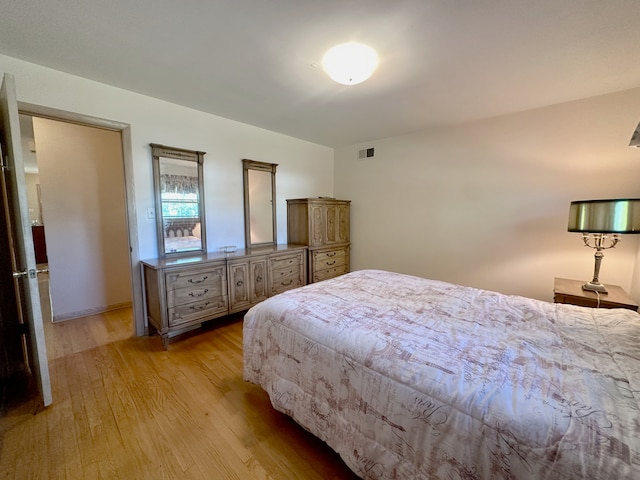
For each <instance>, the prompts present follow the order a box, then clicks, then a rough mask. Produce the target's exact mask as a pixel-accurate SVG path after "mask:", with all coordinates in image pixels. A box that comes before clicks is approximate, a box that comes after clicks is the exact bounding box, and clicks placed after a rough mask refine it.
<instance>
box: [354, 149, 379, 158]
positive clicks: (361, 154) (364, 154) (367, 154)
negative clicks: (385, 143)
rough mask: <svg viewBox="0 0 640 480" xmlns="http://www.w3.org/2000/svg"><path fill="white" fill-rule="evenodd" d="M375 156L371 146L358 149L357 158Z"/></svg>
mask: <svg viewBox="0 0 640 480" xmlns="http://www.w3.org/2000/svg"><path fill="white" fill-rule="evenodd" d="M374 156H375V149H374V148H373V147H371V148H363V149H362V150H358V158H359V159H363V158H373V157H374Z"/></svg>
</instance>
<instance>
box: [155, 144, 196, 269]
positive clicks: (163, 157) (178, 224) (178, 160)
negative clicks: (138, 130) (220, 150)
mask: <svg viewBox="0 0 640 480" xmlns="http://www.w3.org/2000/svg"><path fill="white" fill-rule="evenodd" d="M151 155H152V158H153V183H154V189H155V197H156V212H155V213H156V227H157V233H158V255H159V256H160V257H165V256H168V255H180V254H188V253H205V252H206V251H207V242H206V228H205V215H204V200H203V198H204V197H203V194H204V187H203V179H202V170H203V169H202V164H203V162H204V155H205V152H198V151H195V150H185V149H182V148H174V147H167V146H164V145H158V144H155V143H152V144H151Z"/></svg>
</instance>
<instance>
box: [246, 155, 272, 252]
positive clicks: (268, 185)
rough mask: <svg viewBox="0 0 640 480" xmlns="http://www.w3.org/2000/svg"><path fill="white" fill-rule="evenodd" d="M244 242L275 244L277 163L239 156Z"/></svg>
mask: <svg viewBox="0 0 640 480" xmlns="http://www.w3.org/2000/svg"><path fill="white" fill-rule="evenodd" d="M242 162H243V169H244V175H243V177H244V206H245V212H244V215H245V243H246V247H247V248H251V247H256V246H263V245H264V246H267V245H276V244H277V227H276V225H277V223H276V204H275V189H276V183H275V182H276V180H275V178H276V167H277V166H278V165H277V164H274V163H265V162H256V161H254V160H247V159H245V160H243V161H242Z"/></svg>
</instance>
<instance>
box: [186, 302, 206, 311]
mask: <svg viewBox="0 0 640 480" xmlns="http://www.w3.org/2000/svg"><path fill="white" fill-rule="evenodd" d="M209 303H211V302H205V303H203V304H202V305H191V306H190V307H189V308H190V309H191V310H203V309H205V308H207V306H208V305H209Z"/></svg>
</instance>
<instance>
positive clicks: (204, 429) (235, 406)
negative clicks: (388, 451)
mask: <svg viewBox="0 0 640 480" xmlns="http://www.w3.org/2000/svg"><path fill="white" fill-rule="evenodd" d="M46 337H47V348H48V356H49V358H50V363H49V367H50V372H51V380H52V388H53V401H54V403H53V405H52V406H50V407H48V408H46V409H44V410H39V409H38V408H37V402H36V400H35V399H34V398H33V397H31V398H30V399H28V400H24V399H23V400H21V401H20V402H13V403H9V404H5V405H4V406H3V412H2V417H1V418H0V421H1V425H0V478H2V479H9V478H15V479H30V478H43V479H51V480H53V479H94V478H96V479H97V478H108V479H147V478H149V479H174V478H175V479H216V480H217V479H243V480H244V479H318V480H320V479H355V478H357V477H356V476H355V475H354V474H353V473H352V472H351V471H350V470H349V469H348V468H347V467H346V466H345V465H344V463H343V462H342V461H341V460H340V458H339V457H338V455H336V454H335V453H334V452H333V451H332V450H331V449H329V447H327V446H326V445H325V444H324V443H323V442H321V441H320V440H318V439H317V438H315V437H314V436H312V435H311V434H309V433H308V432H307V431H305V430H304V429H303V428H301V427H300V426H299V425H297V424H296V423H295V422H293V421H292V420H291V419H290V418H288V417H287V416H285V415H282V414H280V413H278V412H276V411H275V410H273V408H272V407H271V404H270V403H269V399H268V397H267V395H266V394H265V393H264V392H263V391H262V389H261V388H260V387H258V386H256V385H252V384H248V383H246V382H244V381H243V380H242V320H241V316H236V317H234V318H232V319H231V321H228V322H227V323H223V324H220V325H219V326H217V327H215V328H208V329H206V330H205V331H199V333H198V334H196V335H191V336H188V337H186V338H180V339H177V340H174V341H173V342H172V343H171V345H170V347H169V350H168V351H164V350H163V349H162V346H161V342H160V338H159V337H133V336H132V319H131V310H130V309H123V310H117V311H113V312H108V313H105V314H101V315H94V316H91V317H87V318H84V319H78V320H70V321H66V322H63V323H56V324H47V327H46Z"/></svg>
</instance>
